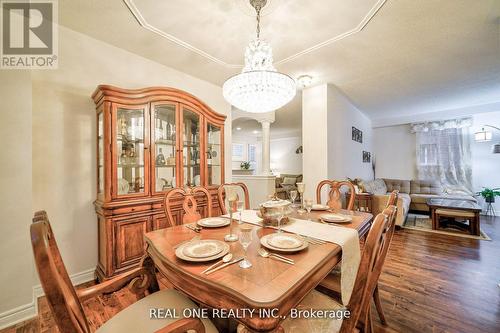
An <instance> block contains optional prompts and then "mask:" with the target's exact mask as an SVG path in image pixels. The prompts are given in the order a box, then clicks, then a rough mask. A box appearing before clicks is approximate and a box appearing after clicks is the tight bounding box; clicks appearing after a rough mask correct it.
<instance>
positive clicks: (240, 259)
mask: <svg viewBox="0 0 500 333" xmlns="http://www.w3.org/2000/svg"><path fill="white" fill-rule="evenodd" d="M243 259H245V258H244V257H240V258H238V259H234V260H233V261H230V262H228V263H225V264H224V265H220V266H219V267H216V268H213V269H211V270H209V271H206V272H205V274H207V275H208V274H212V273H213V272H216V271H218V270H219V269H222V268H224V267H227V266H229V265H232V264H236V263H237V262H239V261H242V260H243Z"/></svg>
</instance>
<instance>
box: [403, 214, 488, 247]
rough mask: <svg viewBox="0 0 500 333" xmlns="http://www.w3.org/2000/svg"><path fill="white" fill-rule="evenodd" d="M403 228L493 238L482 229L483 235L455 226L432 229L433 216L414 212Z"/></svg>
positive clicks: (468, 236)
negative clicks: (457, 228) (460, 229)
mask: <svg viewBox="0 0 500 333" xmlns="http://www.w3.org/2000/svg"><path fill="white" fill-rule="evenodd" d="M403 228H405V229H411V230H420V231H425V232H433V233H436V234H442V235H450V236H457V237H464V238H472V239H480V240H491V238H490V237H489V236H488V235H487V234H486V233H485V232H484V231H483V230H481V236H475V235H470V234H467V233H465V232H462V231H458V230H456V229H454V228H447V229H441V230H432V221H431V218H430V217H429V216H427V215H420V214H413V213H409V214H408V217H407V218H406V221H405V223H404V224H403Z"/></svg>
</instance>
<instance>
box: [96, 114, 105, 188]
mask: <svg viewBox="0 0 500 333" xmlns="http://www.w3.org/2000/svg"><path fill="white" fill-rule="evenodd" d="M102 193H104V113H103V112H102V111H101V112H99V114H98V115H97V194H98V195H99V194H102Z"/></svg>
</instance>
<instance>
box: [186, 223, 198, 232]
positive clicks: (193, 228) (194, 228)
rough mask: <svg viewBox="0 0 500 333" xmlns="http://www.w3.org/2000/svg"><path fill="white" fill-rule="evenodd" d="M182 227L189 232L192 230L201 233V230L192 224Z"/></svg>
mask: <svg viewBox="0 0 500 333" xmlns="http://www.w3.org/2000/svg"><path fill="white" fill-rule="evenodd" d="M184 226H185V227H186V228H188V229H190V230H193V231H194V232H198V233H199V232H200V231H201V228H200V227H196V226H194V225H192V224H184Z"/></svg>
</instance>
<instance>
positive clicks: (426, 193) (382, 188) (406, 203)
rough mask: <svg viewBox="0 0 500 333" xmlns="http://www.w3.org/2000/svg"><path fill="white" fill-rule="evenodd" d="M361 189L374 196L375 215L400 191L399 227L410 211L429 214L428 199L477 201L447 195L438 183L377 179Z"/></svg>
mask: <svg viewBox="0 0 500 333" xmlns="http://www.w3.org/2000/svg"><path fill="white" fill-rule="evenodd" d="M361 187H362V190H363V191H364V192H368V193H371V194H372V195H373V196H372V210H373V214H378V213H380V212H382V211H383V210H384V208H385V205H386V204H387V200H388V199H389V194H390V193H391V192H392V191H394V190H398V191H399V197H398V202H397V208H398V213H397V216H396V225H399V226H402V225H403V223H404V222H405V220H406V217H407V216H408V212H409V211H410V210H413V211H420V212H429V206H428V205H427V199H429V198H447V199H461V200H471V201H474V202H476V199H475V198H474V197H473V196H471V195H467V194H451V193H446V192H445V191H444V189H443V187H442V186H441V184H440V183H439V182H437V181H428V180H402V179H387V178H377V179H374V180H370V181H363V182H362V183H361Z"/></svg>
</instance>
